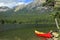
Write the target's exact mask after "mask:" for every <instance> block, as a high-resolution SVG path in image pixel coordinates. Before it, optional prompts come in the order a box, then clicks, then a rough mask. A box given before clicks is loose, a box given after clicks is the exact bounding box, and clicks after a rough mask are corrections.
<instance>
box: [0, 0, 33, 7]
mask: <svg viewBox="0 0 60 40" xmlns="http://www.w3.org/2000/svg"><path fill="white" fill-rule="evenodd" d="M30 2H33V0H0V6H8V7H10V8H12V7H14V6H17V5H21V4H26V5H27V4H29V3H30Z"/></svg>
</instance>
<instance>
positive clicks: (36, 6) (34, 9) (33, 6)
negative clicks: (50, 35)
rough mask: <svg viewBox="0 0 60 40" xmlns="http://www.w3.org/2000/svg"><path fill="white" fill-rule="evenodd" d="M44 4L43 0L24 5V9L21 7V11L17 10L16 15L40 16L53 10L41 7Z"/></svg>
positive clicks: (35, 0)
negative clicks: (32, 14)
mask: <svg viewBox="0 0 60 40" xmlns="http://www.w3.org/2000/svg"><path fill="white" fill-rule="evenodd" d="M44 2H45V0H34V1H33V2H31V3H30V4H28V5H26V6H25V7H23V8H22V9H19V10H18V11H16V13H22V14H25V13H28V14H29V13H30V14H31V13H36V14H40V13H47V12H50V11H52V10H53V8H52V7H48V6H46V7H43V6H42V4H43V3H44Z"/></svg>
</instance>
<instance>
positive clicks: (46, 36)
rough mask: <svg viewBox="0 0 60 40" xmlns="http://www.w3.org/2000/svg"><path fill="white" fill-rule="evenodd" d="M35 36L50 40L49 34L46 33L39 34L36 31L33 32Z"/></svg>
mask: <svg viewBox="0 0 60 40" xmlns="http://www.w3.org/2000/svg"><path fill="white" fill-rule="evenodd" d="M35 34H36V35H37V36H38V37H44V38H51V37H52V36H51V33H50V32H48V33H44V32H39V31H36V30H35Z"/></svg>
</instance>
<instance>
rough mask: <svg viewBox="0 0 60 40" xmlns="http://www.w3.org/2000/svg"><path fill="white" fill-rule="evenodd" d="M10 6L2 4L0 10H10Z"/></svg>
mask: <svg viewBox="0 0 60 40" xmlns="http://www.w3.org/2000/svg"><path fill="white" fill-rule="evenodd" d="M9 9H10V8H9V7H7V6H0V12H5V11H8V10H9Z"/></svg>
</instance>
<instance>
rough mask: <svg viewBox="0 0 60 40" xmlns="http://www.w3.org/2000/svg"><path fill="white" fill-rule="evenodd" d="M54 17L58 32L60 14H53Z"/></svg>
mask: <svg viewBox="0 0 60 40" xmlns="http://www.w3.org/2000/svg"><path fill="white" fill-rule="evenodd" d="M52 16H53V18H54V20H55V24H56V26H57V28H58V30H60V28H59V24H58V19H59V18H60V13H59V12H56V13H55V14H52Z"/></svg>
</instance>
